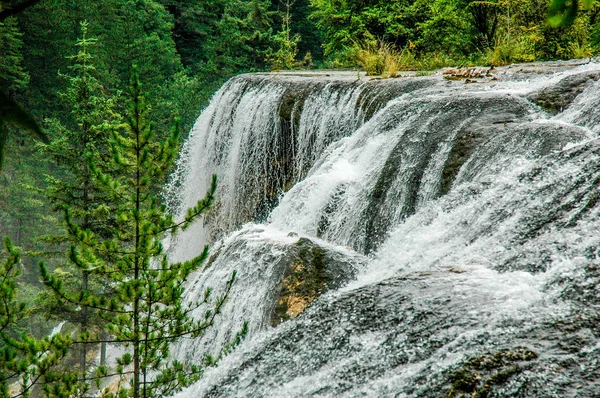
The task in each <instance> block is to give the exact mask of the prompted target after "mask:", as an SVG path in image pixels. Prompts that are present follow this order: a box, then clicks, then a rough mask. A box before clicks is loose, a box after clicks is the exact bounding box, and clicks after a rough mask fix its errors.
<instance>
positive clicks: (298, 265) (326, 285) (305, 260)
mask: <svg viewBox="0 0 600 398" xmlns="http://www.w3.org/2000/svg"><path fill="white" fill-rule="evenodd" d="M278 266H280V267H281V268H282V269H283V280H282V282H281V283H280V284H279V286H278V287H277V288H276V291H277V292H278V293H277V295H276V298H277V297H278V300H277V302H276V304H275V307H274V309H273V312H272V316H271V324H272V325H273V326H276V325H278V324H280V323H281V322H283V321H285V320H288V319H291V318H295V317H297V316H298V315H299V314H300V313H302V312H303V311H304V310H305V309H306V308H307V307H308V306H309V305H310V303H312V302H313V301H314V300H315V299H317V298H318V297H320V296H321V295H322V294H323V293H325V292H326V291H327V290H329V289H336V288H339V287H341V286H342V285H344V284H345V283H346V282H348V281H349V280H351V279H353V278H354V274H355V272H356V269H355V267H356V264H353V262H352V261H351V260H349V259H348V258H347V257H344V256H343V255H342V254H341V253H339V252H334V251H331V250H328V249H326V248H323V247H321V246H319V245H318V244H316V243H315V242H313V241H311V240H309V239H306V238H300V239H299V240H298V242H296V243H295V244H293V245H290V246H289V247H288V249H287V253H286V255H285V256H284V257H283V258H282V260H281V261H280V262H279V265H278Z"/></svg>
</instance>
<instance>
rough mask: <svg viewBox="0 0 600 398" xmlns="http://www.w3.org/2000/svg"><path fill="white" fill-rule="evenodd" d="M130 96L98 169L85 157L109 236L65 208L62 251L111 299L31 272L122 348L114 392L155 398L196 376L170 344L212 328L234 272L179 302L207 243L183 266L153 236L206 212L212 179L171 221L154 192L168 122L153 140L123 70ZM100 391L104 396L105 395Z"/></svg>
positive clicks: (166, 159) (173, 140)
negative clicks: (107, 210)
mask: <svg viewBox="0 0 600 398" xmlns="http://www.w3.org/2000/svg"><path fill="white" fill-rule="evenodd" d="M130 98H131V101H130V105H129V109H128V114H127V122H126V124H125V126H124V130H123V132H122V133H118V132H115V133H114V134H113V137H112V139H111V148H112V153H113V157H112V164H111V166H110V167H109V168H108V170H107V169H103V167H102V165H99V164H97V162H95V161H94V159H93V158H92V157H90V156H88V162H89V165H90V167H91V169H92V170H93V171H94V174H95V176H96V178H97V180H98V181H99V182H100V183H101V184H102V185H103V186H104V189H105V190H106V191H107V192H108V194H109V196H110V197H109V200H110V203H111V205H113V206H114V209H113V213H114V215H115V226H114V230H113V231H112V232H111V234H110V235H109V236H105V237H101V236H99V234H98V233H95V232H94V231H93V230H92V229H90V228H84V227H83V226H82V225H81V223H80V222H78V220H76V219H75V218H73V217H72V214H71V210H70V209H69V208H68V207H65V222H66V225H67V232H68V234H69V235H70V236H71V238H72V241H74V242H77V243H76V244H73V245H72V246H71V248H70V255H69V259H70V261H71V262H72V264H73V266H75V267H76V268H78V269H79V270H80V272H86V273H87V274H88V276H89V277H90V278H92V277H93V278H98V279H104V280H105V281H106V282H105V283H106V284H107V285H110V287H111V289H112V290H113V291H114V294H113V295H110V296H106V295H103V294H102V295H98V294H97V293H96V292H94V291H93V290H92V289H90V288H89V287H88V289H84V290H82V291H81V292H72V291H70V290H69V289H67V288H66V287H65V286H64V284H63V283H62V281H61V280H60V279H59V278H57V277H56V276H55V275H52V274H51V273H50V272H48V270H47V268H46V267H45V265H44V264H41V266H40V269H41V273H42V278H43V280H44V283H45V284H46V285H47V286H49V287H50V288H51V289H52V291H54V292H55V293H56V294H57V296H58V297H59V298H60V299H61V300H64V301H66V302H68V303H70V304H72V305H77V306H81V307H82V308H83V307H88V308H89V310H90V311H94V312H95V313H96V314H97V316H98V317H100V318H102V319H103V320H104V321H105V322H106V325H107V330H108V332H109V334H110V335H111V336H113V339H112V341H114V342H116V343H123V344H125V345H126V346H128V347H129V348H130V351H129V352H128V353H127V354H125V355H124V356H123V357H122V358H121V359H120V360H119V361H118V363H119V366H118V367H117V369H116V371H117V373H118V374H121V375H123V376H124V375H127V374H129V375H131V379H130V380H129V381H128V382H125V381H123V383H122V384H120V388H119V390H120V391H121V392H122V393H127V394H130V396H133V397H151V396H164V395H168V394H170V393H172V392H174V391H176V390H177V389H178V388H181V387H182V386H184V385H186V384H187V383H189V382H192V381H194V380H195V378H196V377H198V375H199V374H200V372H201V369H200V368H199V367H197V366H184V365H183V364H181V363H178V362H176V361H170V360H169V359H168V357H169V346H170V344H171V343H172V342H174V341H176V340H177V339H179V338H181V337H183V336H192V337H198V336H201V335H202V334H203V333H204V331H205V330H206V329H207V328H208V327H210V326H211V325H212V324H213V322H214V319H215V317H216V316H217V315H218V314H219V312H220V310H221V308H222V305H223V303H224V301H225V299H226V297H227V294H228V293H229V289H230V288H231V285H232V283H233V281H234V277H235V274H234V275H233V276H232V278H231V279H230V280H229V281H228V284H227V288H226V290H225V292H224V293H223V294H222V295H220V296H218V297H216V298H215V299H214V300H213V299H212V298H211V289H207V291H206V294H205V295H204V300H203V301H202V302H201V303H186V302H185V301H184V298H183V290H184V284H185V282H186V280H187V279H188V277H189V276H190V274H191V273H192V272H193V271H195V270H197V269H198V268H199V267H200V266H201V264H202V263H203V262H204V261H205V260H206V258H207V256H208V247H205V249H204V251H203V252H202V253H201V254H200V255H199V256H197V257H195V258H193V259H191V260H189V261H185V262H182V263H169V262H168V261H167V258H166V254H165V253H164V252H163V247H162V243H161V238H162V237H163V236H164V234H165V233H167V232H170V233H174V232H175V231H176V230H178V229H179V228H186V227H187V226H188V225H190V224H191V223H192V222H193V221H194V220H195V219H196V218H197V217H199V216H201V215H202V214H203V213H205V212H206V211H207V210H208V209H209V208H210V207H211V205H212V203H213V201H214V193H215V190H216V177H213V182H212V185H211V187H210V189H209V191H208V192H207V194H206V197H205V198H203V199H201V200H200V201H199V202H198V204H197V205H196V206H195V207H194V208H192V209H189V211H188V213H187V215H186V217H185V218H184V219H183V220H182V221H181V222H179V223H177V222H175V221H174V219H173V217H172V216H171V215H169V214H168V213H166V208H165V206H164V205H161V204H160V203H159V201H158V199H157V197H156V195H155V192H156V187H157V185H158V184H160V183H162V181H163V180H164V178H165V176H166V174H167V173H168V172H169V170H170V168H171V166H172V163H173V161H174V159H175V156H176V154H177V149H178V141H179V129H178V128H177V125H176V127H175V128H174V129H173V131H172V133H171V135H169V136H168V138H167V139H166V140H164V141H157V140H156V139H155V135H154V129H153V124H152V123H151V122H149V121H148V120H147V116H148V112H149V109H148V108H147V106H146V99H145V96H144V94H143V93H142V90H141V85H140V82H139V78H138V75H137V71H136V69H134V70H133V73H132V80H131V88H130ZM199 306H208V309H207V311H206V313H205V316H204V317H203V318H202V319H199V320H194V319H192V317H191V313H192V311H194V310H196V309H197V308H198V307H199ZM97 339H98V336H97V335H96V336H94V335H92V334H91V333H90V334H88V335H87V336H85V335H84V336H82V339H81V340H80V341H78V342H77V343H80V344H81V343H88V342H92V341H97ZM109 373H110V372H109V371H108V369H107V368H106V367H100V368H98V373H97V377H99V378H101V377H105V376H107V375H108V374H109ZM72 388H73V387H72V382H71V381H70V380H64V379H63V380H59V383H57V384H56V385H55V387H54V390H53V391H54V394H56V395H60V394H61V393H63V392H64V391H68V390H72ZM81 388H82V389H86V388H87V386H83V387H81ZM104 393H105V394H106V396H110V394H109V392H108V391H105V392H104Z"/></svg>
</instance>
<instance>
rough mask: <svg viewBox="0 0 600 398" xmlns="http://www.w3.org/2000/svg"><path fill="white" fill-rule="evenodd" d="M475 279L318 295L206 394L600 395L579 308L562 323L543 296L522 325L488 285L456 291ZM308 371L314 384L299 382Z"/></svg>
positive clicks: (593, 334) (423, 280)
mask: <svg viewBox="0 0 600 398" xmlns="http://www.w3.org/2000/svg"><path fill="white" fill-rule="evenodd" d="M468 278H469V273H468V272H467V273H463V274H460V275H457V274H454V273H446V272H434V273H430V274H429V275H426V276H420V275H407V276H404V277H397V278H393V279H390V280H388V281H385V282H382V283H379V284H376V285H371V286H366V287H364V288H361V289H358V290H354V291H352V292H349V293H347V294H341V295H340V296H339V297H338V298H336V299H335V300H332V301H328V302H323V301H319V302H318V303H316V305H315V306H313V307H311V308H310V309H309V310H308V311H307V313H306V314H305V316H303V317H301V318H299V319H297V320H294V321H292V323H291V324H290V325H289V326H290V327H288V328H284V329H282V330H281V331H280V333H278V334H276V335H275V336H273V337H272V338H270V339H269V341H268V342H265V343H264V344H262V345H260V346H258V347H255V349H254V350H253V351H252V352H250V353H247V354H246V355H245V356H244V357H243V358H242V359H240V362H239V363H237V364H236V365H235V366H232V367H231V369H230V371H229V372H228V374H227V376H226V377H224V378H222V379H221V380H220V381H219V382H218V383H217V384H216V385H213V386H212V387H211V388H209V390H208V391H206V396H209V397H236V396H246V395H244V394H247V393H248V392H249V391H251V392H252V396H254V397H267V396H274V395H278V394H283V395H284V396H285V395H286V392H285V391H286V390H282V389H283V388H284V387H285V386H287V385H294V386H295V390H294V396H298V397H311V396H321V395H324V396H348V397H358V396H378V397H379V396H406V397H427V398H439V397H465V398H466V397H506V398H508V397H522V398H526V397H527V398H533V397H539V398H542V397H551V396H561V397H562V396H564V397H571V396H577V397H585V398H588V397H589V398H593V397H597V392H598V391H600V390H598V388H599V387H600V378H599V376H600V361H598V360H597V357H596V356H595V355H594V354H592V353H593V352H596V353H597V348H595V345H596V344H597V342H598V338H599V336H600V330H598V328H597V327H593V326H591V325H589V324H587V323H585V322H581V321H580V320H578V319H577V310H574V311H572V312H569V313H567V314H563V315H561V316H560V321H558V319H556V315H552V314H549V313H547V308H544V306H545V305H546V304H544V303H532V304H531V307H530V311H531V313H530V314H529V315H528V316H526V317H525V318H524V319H522V320H521V321H519V322H517V321H515V320H512V321H510V320H508V319H506V320H502V315H501V314H498V313H496V311H497V310H498V308H495V309H494V310H491V308H494V305H493V304H491V302H493V301H494V300H497V298H495V297H494V295H493V293H492V292H491V291H485V289H483V290H478V289H472V290H471V289H467V290H464V289H461V290H460V291H461V294H459V295H457V294H451V292H452V291H453V287H456V286H468V282H466V281H467V280H468ZM465 283H466V285H464V284H465ZM490 310H491V311H490ZM598 320H599V319H598V317H596V318H594V321H598ZM563 322H566V323H570V325H571V328H570V330H566V328H565V323H563ZM465 330H469V331H470V332H468V333H464V331H465ZM581 336H584V337H583V338H582V337H581ZM566 341H574V342H573V343H571V344H575V345H576V346H577V350H574V348H573V347H571V346H565V342H566ZM586 353H587V355H586ZM292 358H293V359H292ZM451 358H460V359H459V360H458V361H453V360H451ZM292 362H293V363H292ZM409 368H410V369H411V370H412V371H411V372H410V373H408V374H407V373H405V371H406V370H407V369H409ZM415 369H417V371H416V372H415ZM393 375H396V376H397V379H398V380H397V381H396V382H394V381H393V379H394V376H393ZM558 375H560V376H558ZM307 378H308V379H310V380H313V381H314V385H313V384H302V383H301V380H303V379H307ZM378 380H382V382H381V383H379V382H378Z"/></svg>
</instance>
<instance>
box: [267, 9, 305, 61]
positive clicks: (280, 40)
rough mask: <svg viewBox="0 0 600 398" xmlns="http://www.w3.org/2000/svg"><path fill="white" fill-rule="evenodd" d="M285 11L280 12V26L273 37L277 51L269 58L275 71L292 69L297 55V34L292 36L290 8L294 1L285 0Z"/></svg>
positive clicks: (298, 40) (298, 38)
mask: <svg viewBox="0 0 600 398" xmlns="http://www.w3.org/2000/svg"><path fill="white" fill-rule="evenodd" d="M284 5H285V11H283V12H282V26H281V31H279V32H278V33H277V34H275V36H274V40H275V43H276V44H277V51H276V52H275V53H274V54H272V55H271V56H270V57H269V60H270V61H271V64H272V66H273V68H275V69H293V68H294V64H295V62H296V55H297V54H298V43H299V42H300V35H299V34H297V33H296V34H292V6H293V5H294V1H292V0H286V2H285V4H284Z"/></svg>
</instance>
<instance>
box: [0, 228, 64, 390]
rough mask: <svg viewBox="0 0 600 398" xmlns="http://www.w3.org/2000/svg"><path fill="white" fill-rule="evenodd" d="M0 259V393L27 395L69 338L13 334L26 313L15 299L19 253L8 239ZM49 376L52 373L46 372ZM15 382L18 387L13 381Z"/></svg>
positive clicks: (39, 380)
mask: <svg viewBox="0 0 600 398" xmlns="http://www.w3.org/2000/svg"><path fill="white" fill-rule="evenodd" d="M5 252H6V255H5V256H4V258H3V259H2V261H1V262H0V397H2V398H4V397H11V396H13V397H15V396H28V395H29V392H30V391H31V390H32V388H33V387H34V386H35V385H36V384H38V383H39V382H41V381H43V378H44V377H46V376H49V375H50V372H51V370H52V369H53V367H54V366H55V365H56V364H57V363H58V362H59V361H60V359H61V358H63V357H64V355H65V354H66V352H67V349H68V347H69V345H70V343H71V341H70V339H68V338H66V337H64V336H62V335H60V334H58V335H54V336H49V337H46V338H44V339H42V340H37V339H35V338H33V337H32V336H29V335H27V334H20V335H19V334H17V333H15V332H14V327H15V325H16V323H17V322H18V321H20V320H21V319H22V318H23V317H24V316H25V314H26V309H25V304H23V303H20V302H18V301H17V299H16V296H17V283H16V279H17V277H18V276H19V270H18V265H19V263H20V253H19V251H18V250H17V249H16V248H15V247H14V246H13V245H12V243H11V241H10V240H9V239H6V240H5ZM50 377H52V376H50ZM15 384H18V387H17V386H16V385H15Z"/></svg>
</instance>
